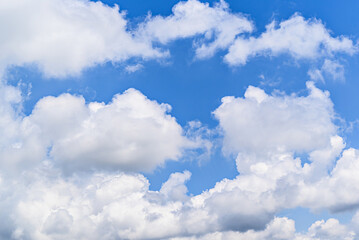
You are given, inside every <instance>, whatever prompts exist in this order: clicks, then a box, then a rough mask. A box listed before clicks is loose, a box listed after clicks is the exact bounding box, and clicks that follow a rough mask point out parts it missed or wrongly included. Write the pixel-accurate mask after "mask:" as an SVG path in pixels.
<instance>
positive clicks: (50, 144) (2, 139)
mask: <svg viewBox="0 0 359 240" xmlns="http://www.w3.org/2000/svg"><path fill="white" fill-rule="evenodd" d="M0 91H1V92H2V93H3V94H2V95H1V96H2V97H1V99H0V101H1V103H2V104H1V107H0V111H1V115H0V131H1V133H2V134H1V136H0V157H1V160H0V164H1V166H2V167H5V168H7V169H12V170H14V171H17V170H21V169H25V168H27V167H36V166H37V165H38V164H39V163H41V161H44V160H46V159H49V160H50V161H51V162H52V163H54V164H55V165H56V166H58V167H60V168H62V169H63V170H65V172H67V173H72V172H74V171H79V170H80V171H87V170H98V169H102V170H104V169H105V170H110V169H112V170H118V169H121V170H126V171H151V170H153V169H154V168H155V167H157V166H160V165H162V164H163V163H164V162H165V161H166V160H170V159H172V160H178V159H179V158H180V157H181V156H182V155H183V153H184V151H185V150H186V149H194V148H201V147H204V148H208V146H202V145H203V144H204V143H205V142H203V141H202V140H201V138H200V136H195V137H193V140H190V139H189V138H191V139H192V136H189V138H187V137H185V132H184V130H183V129H182V127H181V126H180V125H179V124H178V123H177V122H176V120H175V118H174V117H172V116H171V115H169V114H168V112H169V111H170V110H171V107H170V106H169V105H167V104H159V103H157V102H155V101H151V100H149V99H148V98H146V96H144V95H143V94H142V93H140V92H139V91H137V90H135V89H129V90H127V91H126V92H124V93H123V94H117V95H115V96H114V98H113V99H112V101H111V102H110V103H108V104H105V103H99V102H90V103H88V104H86V103H85V100H84V98H83V97H81V96H74V95H70V94H62V95H60V96H58V97H50V96H49V97H45V98H43V99H41V100H39V101H38V102H37V104H36V105H35V107H34V109H33V111H32V113H31V114H30V115H29V116H23V114H22V113H21V108H20V107H19V111H17V110H16V109H15V108H14V107H16V106H13V105H14V104H16V105H19V106H21V101H22V97H21V92H20V90H19V89H18V88H16V87H11V86H5V85H3V86H2V87H1V88H0Z"/></svg>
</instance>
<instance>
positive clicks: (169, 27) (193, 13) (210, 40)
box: [138, 0, 253, 58]
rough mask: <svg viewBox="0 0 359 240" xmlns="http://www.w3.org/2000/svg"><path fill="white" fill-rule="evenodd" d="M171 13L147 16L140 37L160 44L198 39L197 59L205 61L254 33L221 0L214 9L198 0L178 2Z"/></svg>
mask: <svg viewBox="0 0 359 240" xmlns="http://www.w3.org/2000/svg"><path fill="white" fill-rule="evenodd" d="M172 12H173V13H172V15H170V16H167V17H162V16H154V17H152V16H150V17H149V18H148V20H147V21H146V22H144V23H143V24H142V26H140V30H139V33H138V34H139V36H140V37H141V38H145V39H149V40H150V41H155V42H156V41H158V42H160V43H162V44H166V43H168V42H170V41H173V40H177V39H181V38H190V37H199V36H200V37H201V38H200V39H199V40H198V41H197V42H196V43H195V48H196V56H197V57H198V58H205V57H211V56H212V55H213V54H214V53H215V52H216V51H218V50H220V49H226V48H228V46H230V45H231V44H232V43H233V41H234V39H235V38H236V37H237V36H238V35H240V34H242V33H246V32H251V31H252V30H253V25H252V23H251V22H250V21H249V20H248V19H247V18H246V17H244V16H243V15H241V14H235V13H231V12H230V9H229V7H228V5H227V3H226V2H224V1H220V2H219V3H216V4H215V5H214V6H213V7H210V6H209V4H208V3H201V2H199V1H197V0H189V1H184V2H179V3H178V4H176V5H175V6H174V7H173V9H172ZM203 36H204V37H203Z"/></svg>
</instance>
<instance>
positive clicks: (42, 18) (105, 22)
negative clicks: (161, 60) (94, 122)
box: [0, 0, 165, 77]
mask: <svg viewBox="0 0 359 240" xmlns="http://www.w3.org/2000/svg"><path fill="white" fill-rule="evenodd" d="M0 15H1V21H0V22H1V23H0V31H1V32H2V34H1V37H0V51H1V52H2V54H1V56H0V67H1V68H2V70H4V68H6V67H8V66H13V65H26V64H36V65H37V66H38V67H39V68H40V69H41V70H42V71H43V72H44V73H45V75H47V76H51V77H64V76H66V75H68V74H70V75H74V74H79V73H80V72H81V70H83V69H84V68H88V67H92V66H94V65H96V64H102V63H104V62H111V61H123V60H126V59H128V58H130V57H140V58H157V57H163V56H164V55H165V53H163V52H160V51H158V50H156V49H153V48H152V47H151V46H150V45H149V44H147V43H145V42H143V41H141V40H139V39H136V38H135V37H134V36H133V35H132V33H131V32H130V31H129V30H128V28H127V20H126V19H125V15H124V13H123V12H119V8H118V7H117V6H115V7H113V8H112V7H109V6H107V5H105V4H103V3H101V2H100V1H98V2H92V1H87V0H85V1H82V0H81V1H80V0H53V1H43V0H33V1H29V0H14V1H2V2H1V3H0Z"/></svg>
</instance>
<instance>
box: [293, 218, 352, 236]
mask: <svg viewBox="0 0 359 240" xmlns="http://www.w3.org/2000/svg"><path fill="white" fill-rule="evenodd" d="M354 237H355V233H354V232H353V231H350V230H349V229H348V227H347V226H345V225H342V224H340V223H339V221H338V220H337V219H334V218H330V219H328V220H327V221H324V220H321V221H316V222H315V223H313V224H312V226H310V227H309V229H308V233H307V234H306V235H305V236H303V235H300V236H299V237H298V238H299V240H300V239H327V240H336V239H343V240H353V239H354Z"/></svg>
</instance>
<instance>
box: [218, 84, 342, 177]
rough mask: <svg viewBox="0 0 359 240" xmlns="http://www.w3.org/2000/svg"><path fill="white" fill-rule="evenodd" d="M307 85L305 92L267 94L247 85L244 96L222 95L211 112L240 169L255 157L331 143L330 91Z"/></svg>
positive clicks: (310, 149) (311, 148) (229, 151)
mask: <svg viewBox="0 0 359 240" xmlns="http://www.w3.org/2000/svg"><path fill="white" fill-rule="evenodd" d="M307 88H308V90H309V95H308V96H297V95H289V96H287V95H281V94H279V95H272V96H270V95H267V94H266V93H265V92H264V91H263V90H262V89H260V88H256V87H252V86H249V87H248V89H247V90H246V92H245V94H244V98H235V97H231V96H227V97H224V98H222V104H221V106H220V107H219V108H217V109H216V110H215V111H214V115H215V117H216V118H217V119H218V120H219V125H220V127H221V129H223V131H224V151H225V152H227V153H233V154H236V155H237V154H238V159H237V161H238V162H237V165H238V168H239V171H240V172H242V171H248V168H249V167H250V164H253V163H254V162H255V161H256V160H255V159H258V161H261V160H263V159H265V158H269V155H273V154H277V153H286V152H296V153H304V152H311V151H313V150H315V149H320V148H324V147H326V146H329V145H330V137H331V136H332V135H335V133H336V126H335V125H334V123H333V122H332V121H333V119H334V111H333V104H332V102H331V100H330V99H329V93H328V92H322V91H321V90H319V89H317V88H316V87H315V86H314V85H313V83H311V82H308V83H307ZM247 158H248V161H249V162H248V163H247V160H246V159H247Z"/></svg>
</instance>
